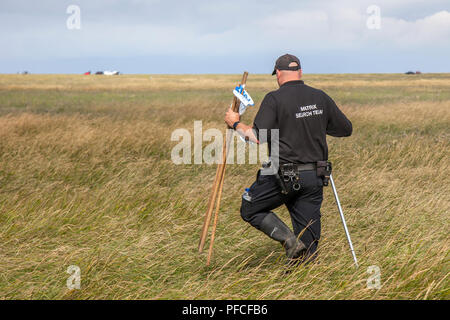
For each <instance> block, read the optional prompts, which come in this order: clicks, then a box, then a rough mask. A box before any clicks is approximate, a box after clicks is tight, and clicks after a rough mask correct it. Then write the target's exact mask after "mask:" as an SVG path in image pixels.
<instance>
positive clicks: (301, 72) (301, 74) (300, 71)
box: [298, 69, 303, 78]
mask: <svg viewBox="0 0 450 320" xmlns="http://www.w3.org/2000/svg"><path fill="white" fill-rule="evenodd" d="M298 71H299V76H300V78H301V77H303V71H302V69H299V70H298Z"/></svg>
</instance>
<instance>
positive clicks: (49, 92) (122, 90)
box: [0, 75, 450, 299]
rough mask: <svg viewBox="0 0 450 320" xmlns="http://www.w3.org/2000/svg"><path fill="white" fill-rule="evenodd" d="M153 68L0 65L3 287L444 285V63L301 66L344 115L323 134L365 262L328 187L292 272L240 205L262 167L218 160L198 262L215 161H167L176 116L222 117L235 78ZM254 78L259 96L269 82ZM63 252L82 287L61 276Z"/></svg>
mask: <svg viewBox="0 0 450 320" xmlns="http://www.w3.org/2000/svg"><path fill="white" fill-rule="evenodd" d="M151 77H152V79H150V76H119V77H96V76H91V77H82V76H64V75H55V76H50V75H48V76H38V75H31V76H22V75H11V76H0V94H1V96H0V99H1V100H0V111H1V113H0V115H1V116H0V222H1V223H0V292H1V293H0V297H1V298H4V299H11V298H25V299H38V298H40V299H50V298H62V299H106V298H108V299H161V298H175V299H178V298H193V299H205V298H212V299H227V298H229V299H238V298H243V299H305V298H309V299H448V297H449V279H448V273H449V261H448V253H449V249H450V248H449V244H450V241H449V236H448V230H449V212H450V183H449V182H450V181H449V180H450V179H449V173H450V172H449V161H448V160H449V151H448V150H449V147H450V139H449V138H450V131H449V125H450V99H447V96H446V95H445V94H442V90H444V91H448V90H450V78H449V77H448V75H436V76H434V78H433V76H432V75H424V78H425V80H426V81H427V82H426V85H425V87H423V86H422V87H420V88H419V87H412V86H414V85H415V84H417V83H419V82H421V80H420V79H416V80H414V81H416V82H414V81H413V82H411V81H410V80H409V79H410V78H406V77H405V76H403V75H391V76H389V75H379V76H375V75H360V76H356V75H342V76H341V75H333V76H332V75H323V76H322V75H307V76H306V77H307V78H309V79H310V83H312V84H315V85H317V84H323V87H321V88H322V89H324V90H326V91H327V92H331V93H333V92H334V93H335V94H332V95H333V96H335V95H336V96H337V101H338V103H339V104H340V105H341V106H342V109H343V111H344V112H345V113H346V114H348V116H349V118H350V119H351V120H352V122H353V124H354V134H353V136H352V137H350V138H348V139H334V138H332V139H330V140H329V145H330V158H331V160H332V161H333V163H334V168H335V173H334V176H335V180H336V184H337V188H338V190H339V193H340V197H341V201H342V205H343V208H344V212H345V214H346V218H347V220H348V221H347V223H348V226H349V229H350V232H351V235H352V239H353V242H354V246H355V249H356V252H357V255H358V258H359V260H360V264H361V266H360V268H359V269H355V268H354V267H353V264H352V263H353V262H352V260H351V256H350V253H349V251H348V248H347V244H346V239H345V236H344V232H343V229H342V226H341V222H340V220H339V215H338V213H337V210H336V207H335V203H334V200H333V196H332V193H331V190H330V188H327V189H326V191H325V201H324V204H323V210H322V211H323V235H322V239H321V244H320V256H319V259H318V261H317V262H315V263H313V264H311V265H308V266H306V267H301V268H299V269H298V270H296V271H295V272H293V273H291V274H289V275H285V274H284V273H283V271H284V269H283V259H282V257H283V250H282V248H281V247H279V246H278V244H276V243H274V242H272V241H271V240H270V239H268V238H266V237H265V236H264V235H262V234H261V233H260V232H258V231H257V230H255V229H253V228H251V227H249V226H248V225H247V224H246V223H244V222H243V221H242V220H241V218H240V217H239V205H240V195H241V193H242V190H243V189H244V188H245V187H246V186H248V185H249V184H250V183H251V182H252V181H253V179H254V176H255V173H256V169H257V166H255V165H232V166H229V167H228V168H227V176H226V181H225V186H224V198H223V199H222V210H221V212H220V216H219V224H218V230H217V235H216V236H217V238H216V246H215V254H214V258H213V263H212V265H211V267H209V268H208V267H206V266H205V255H199V254H198V253H197V243H198V239H199V235H200V229H201V225H202V219H203V215H204V211H205V208H206V205H207V198H208V195H209V191H210V187H211V184H212V180H213V178H214V172H215V168H214V167H213V166H208V165H188V166H184V165H183V166H176V165H174V164H173V163H172V162H171V160H170V151H171V148H172V147H173V146H174V145H175V143H174V142H170V135H171V132H172V131H173V130H174V129H176V128H180V127H185V128H187V129H188V130H190V131H191V132H192V130H193V121H194V120H204V123H203V127H204V129H206V128H210V127H217V128H223V123H222V120H221V117H222V114H223V110H224V109H225V108H226V107H227V105H229V103H230V94H229V91H230V90H231V88H232V87H233V85H235V81H236V80H238V79H239V76H236V75H227V76H220V75H210V76H153V75H152V76H151ZM358 77H359V80H358ZM377 77H378V78H377ZM350 78H351V79H350ZM352 79H353V80H352ZM355 79H356V80H355ZM248 81H249V88H253V89H250V90H251V91H250V92H251V93H252V94H253V95H254V97H255V100H256V102H257V103H259V102H260V101H261V98H262V96H263V94H264V93H265V92H267V90H271V89H272V88H275V84H274V83H273V79H271V78H270V77H268V76H252V75H250V77H249V80H248ZM367 82H370V83H367ZM385 82H386V83H390V84H391V85H388V86H385V84H386V83H385ZM144 83H145V84H144ZM343 83H347V84H348V85H350V87H346V88H344V86H343ZM198 85H201V86H203V88H201V89H199V88H198V87H197V86H198ZM336 85H337V86H339V87H342V90H344V91H349V92H350V95H349V96H348V97H346V96H345V94H342V93H341V90H340V89H339V88H338V89H336V88H335V86H336ZM392 86H394V87H395V88H400V89H401V90H400V89H399V92H400V93H399V95H398V96H395V97H393V96H392V95H391V94H392V93H391V91H390V90H391V88H392ZM358 88H359V89H358ZM374 88H376V89H374ZM56 89H57V90H56ZM206 89H208V90H206ZM252 90H253V91H252ZM333 90H335V91H333ZM402 90H403V91H402ZM408 90H415V91H416V92H417V93H416V94H415V95H413V96H407V95H405V94H404V92H409V91H408ZM421 90H422V91H421ZM366 96H367V97H369V98H368V103H361V101H362V100H365V99H366ZM385 96H386V98H384V97H385ZM417 96H420V97H419V98H417ZM436 97H439V98H436ZM380 99H384V100H380ZM255 112H256V110H251V111H250V112H249V114H246V115H245V120H247V122H248V121H249V119H251V118H252V117H253V115H254V114H255ZM277 212H278V213H280V215H281V217H282V218H283V219H284V220H285V221H288V213H287V211H286V210H285V209H284V208H282V209H280V210H278V211H277ZM69 265H78V266H79V267H80V268H81V277H82V281H81V290H68V289H67V288H66V279H67V277H68V276H69V275H68V274H67V273H66V269H67V267H68V266H69ZM371 265H377V266H379V267H380V268H381V282H382V287H381V289H379V290H373V289H368V288H367V285H366V281H367V278H368V277H369V274H368V273H367V272H366V270H367V267H368V266H371Z"/></svg>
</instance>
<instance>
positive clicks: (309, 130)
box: [253, 80, 352, 163]
mask: <svg viewBox="0 0 450 320" xmlns="http://www.w3.org/2000/svg"><path fill="white" fill-rule="evenodd" d="M253 128H254V131H255V133H256V135H257V137H258V139H259V141H260V143H263V142H266V141H267V142H268V143H269V152H270V153H271V154H272V152H271V143H270V142H271V136H273V133H272V135H271V131H270V130H271V129H279V131H278V134H279V160H280V163H311V162H316V161H319V160H328V146H327V140H326V135H327V134H329V135H331V136H335V137H346V136H350V135H351V134H352V123H351V122H350V120H348V119H347V117H346V116H345V115H344V114H343V113H342V111H341V110H339V108H338V107H337V105H336V103H335V102H334V101H333V99H331V98H330V97H329V96H328V95H327V94H326V93H325V92H323V91H322V90H318V89H315V88H312V87H310V86H307V85H305V84H304V82H303V81H301V80H298V81H289V82H286V83H284V84H283V85H282V86H281V87H280V88H279V89H278V90H275V91H272V92H269V93H268V94H267V95H266V96H265V97H264V99H263V101H262V103H261V106H260V108H259V111H258V113H257V114H256V117H255V120H254V123H253ZM263 129H266V130H267V131H265V130H263ZM266 132H267V134H265V133H266ZM272 142H273V141H272ZM272 156H273V154H272Z"/></svg>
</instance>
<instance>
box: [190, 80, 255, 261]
mask: <svg viewBox="0 0 450 320" xmlns="http://www.w3.org/2000/svg"><path fill="white" fill-rule="evenodd" d="M247 77H248V72H244V74H243V75H242V81H241V85H243V84H245V83H246V82H247ZM232 110H233V111H234V112H237V111H238V110H239V99H238V98H236V97H234V99H233V104H232ZM228 128H229V127H228V126H227V129H228ZM226 136H227V135H226V131H225V137H224V139H223V140H224V141H223V143H224V144H223V146H222V163H220V164H219V165H218V166H217V170H216V176H215V179H214V183H213V187H212V191H211V196H210V199H209V202H208V209H207V211H206V214H205V220H204V223H203V228H202V233H201V236H200V242H199V246H198V251H199V252H202V251H203V247H204V245H205V241H206V236H207V234H208V228H209V224H210V221H211V215H212V211H213V209H214V206H215V204H216V200H217V205H216V211H215V216H214V226H213V231H212V234H211V243H210V246H209V252H208V261H207V265H209V262H210V258H211V255H212V248H213V243H214V237H215V231H216V224H217V217H218V213H219V209H220V200H221V197H222V188H223V183H224V180H225V166H226V162H227V156H228V148H227V147H228V145H229V143H230V141H231V139H232V135H230V137H229V138H228V139H227V138H226Z"/></svg>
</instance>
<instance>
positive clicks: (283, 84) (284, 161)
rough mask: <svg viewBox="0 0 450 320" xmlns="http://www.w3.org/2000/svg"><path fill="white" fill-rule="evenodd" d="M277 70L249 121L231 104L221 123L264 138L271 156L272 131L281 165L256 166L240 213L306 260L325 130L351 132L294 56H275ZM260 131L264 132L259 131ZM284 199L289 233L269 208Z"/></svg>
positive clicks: (315, 235) (316, 221) (322, 179)
mask: <svg viewBox="0 0 450 320" xmlns="http://www.w3.org/2000/svg"><path fill="white" fill-rule="evenodd" d="M275 74H276V76H277V81H278V84H279V86H280V88H279V89H278V90H275V91H272V92H269V93H268V94H267V95H266V96H265V97H264V99H263V101H262V103H261V106H260V108H259V111H258V113H257V115H256V117H255V120H254V122H253V126H248V125H245V124H243V123H241V122H240V121H239V114H238V113H235V112H233V111H232V110H231V109H230V110H228V112H227V113H226V116H225V122H226V123H227V124H228V125H229V126H230V127H233V128H234V129H235V130H237V131H238V132H239V133H240V134H241V135H245V136H246V138H248V139H250V140H252V141H255V142H257V143H264V142H268V146H269V156H270V157H273V154H271V153H272V152H271V151H272V150H271V149H272V148H271V147H273V146H271V142H272V144H273V140H272V139H271V138H272V137H271V132H277V135H278V139H277V140H278V141H277V144H278V146H279V154H278V155H277V156H278V160H279V168H278V167H275V168H274V174H272V175H267V174H261V172H262V170H259V171H258V175H257V178H256V181H255V182H254V183H253V184H252V186H251V187H250V190H249V191H248V194H247V195H246V196H245V197H243V198H242V205H241V216H242V218H243V219H244V220H245V221H247V222H249V223H250V224H251V225H252V226H254V227H255V228H257V229H258V230H260V231H262V232H264V233H265V234H266V235H268V236H269V237H270V238H272V239H274V240H277V241H279V242H280V243H281V244H282V245H283V247H284V248H285V250H286V255H287V257H288V259H289V260H290V261H292V260H297V261H298V260H300V261H304V260H305V259H307V258H312V257H314V256H315V255H314V256H313V254H314V253H315V251H316V249H317V245H318V241H319V238H320V229H321V226H320V217H321V215H320V207H321V204H322V200H323V190H322V189H323V185H324V183H325V185H326V184H327V180H326V174H324V171H325V172H326V170H325V168H324V167H326V164H327V160H328V147H327V142H326V135H327V134H329V135H332V136H335V137H345V136H350V135H351V134H352V124H351V122H350V121H349V120H348V119H347V117H346V116H345V115H344V114H343V113H342V112H341V111H340V110H339V108H338V107H337V105H336V104H335V102H334V101H333V100H332V99H331V98H330V97H329V96H328V95H327V94H326V93H325V92H323V91H322V90H318V89H314V88H312V87H309V86H307V85H305V84H304V83H303V81H302V80H300V79H301V77H302V69H301V66H300V61H299V59H298V58H297V57H295V56H293V55H290V54H286V55H283V56H281V57H279V58H278V59H277V61H276V63H275V68H274V71H273V73H272V75H275ZM273 130H277V131H273ZM263 131H264V132H267V135H265V134H264V135H263V134H261V133H262V132H263ZM272 167H273V164H272ZM329 170H331V169H329ZM328 175H329V173H328ZM282 204H285V205H286V207H287V208H288V210H289V213H290V216H291V221H292V225H293V228H294V231H293V232H292V231H291V229H290V228H289V227H288V226H287V225H286V224H285V223H284V222H283V221H282V220H281V219H280V218H279V217H278V216H277V215H276V214H275V213H273V212H272V211H271V210H273V209H275V208H277V207H279V206H280V205H282Z"/></svg>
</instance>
